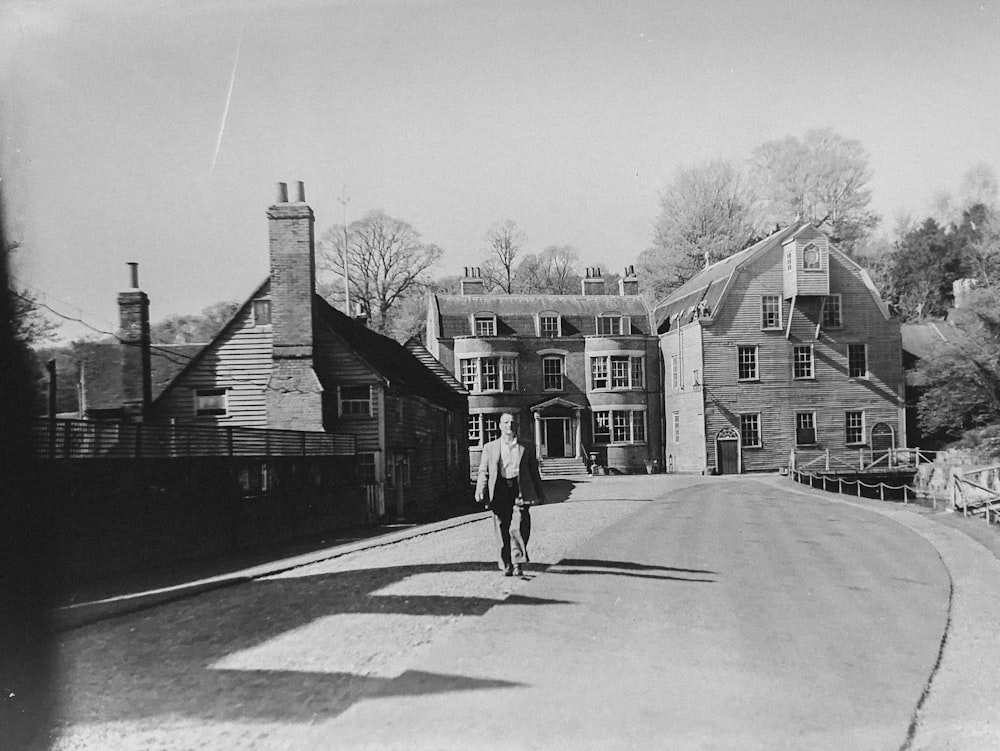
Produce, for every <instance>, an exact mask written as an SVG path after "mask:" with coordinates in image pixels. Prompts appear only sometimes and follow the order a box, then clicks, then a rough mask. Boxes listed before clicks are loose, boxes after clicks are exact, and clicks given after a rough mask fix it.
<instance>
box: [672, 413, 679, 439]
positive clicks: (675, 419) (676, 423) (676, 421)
mask: <svg viewBox="0 0 1000 751" xmlns="http://www.w3.org/2000/svg"><path fill="white" fill-rule="evenodd" d="M673 428H674V443H680V442H681V413H680V412H674V414H673Z"/></svg>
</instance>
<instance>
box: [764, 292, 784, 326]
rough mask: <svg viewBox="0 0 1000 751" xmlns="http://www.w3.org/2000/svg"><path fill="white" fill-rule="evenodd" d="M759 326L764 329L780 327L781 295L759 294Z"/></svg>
mask: <svg viewBox="0 0 1000 751" xmlns="http://www.w3.org/2000/svg"><path fill="white" fill-rule="evenodd" d="M760 327H761V328H762V329H764V330H765V331H768V330H771V329H780V328H781V295H761V297H760Z"/></svg>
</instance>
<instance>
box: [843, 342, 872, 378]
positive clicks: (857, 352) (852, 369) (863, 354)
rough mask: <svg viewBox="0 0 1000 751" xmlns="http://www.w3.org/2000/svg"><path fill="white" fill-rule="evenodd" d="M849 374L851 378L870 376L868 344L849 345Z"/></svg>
mask: <svg viewBox="0 0 1000 751" xmlns="http://www.w3.org/2000/svg"><path fill="white" fill-rule="evenodd" d="M847 376H848V377H849V378H867V377H868V346H867V345H866V344H848V345H847Z"/></svg>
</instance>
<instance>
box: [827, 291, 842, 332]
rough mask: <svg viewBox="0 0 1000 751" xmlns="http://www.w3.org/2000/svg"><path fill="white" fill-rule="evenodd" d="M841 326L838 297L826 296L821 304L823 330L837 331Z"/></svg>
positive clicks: (840, 308) (835, 295)
mask: <svg viewBox="0 0 1000 751" xmlns="http://www.w3.org/2000/svg"><path fill="white" fill-rule="evenodd" d="M843 325H844V321H843V317H842V307H841V300H840V295H839V294H833V295H827V296H826V300H824V302H823V328H826V329H839V328H840V327H841V326H843Z"/></svg>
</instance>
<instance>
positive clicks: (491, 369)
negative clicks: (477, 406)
mask: <svg viewBox="0 0 1000 751" xmlns="http://www.w3.org/2000/svg"><path fill="white" fill-rule="evenodd" d="M459 370H460V372H461V375H462V385H463V386H465V388H466V389H468V390H469V393H472V394H481V393H483V392H486V391H516V390H517V358H515V357H468V358H462V359H461V360H459Z"/></svg>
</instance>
